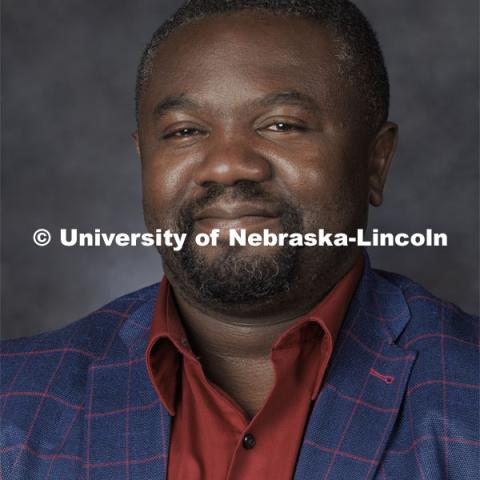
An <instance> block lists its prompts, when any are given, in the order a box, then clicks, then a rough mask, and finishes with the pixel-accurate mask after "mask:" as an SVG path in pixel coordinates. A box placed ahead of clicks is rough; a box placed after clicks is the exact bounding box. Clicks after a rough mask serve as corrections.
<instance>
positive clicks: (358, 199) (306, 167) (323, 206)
mask: <svg viewBox="0 0 480 480" xmlns="http://www.w3.org/2000/svg"><path fill="white" fill-rule="evenodd" d="M362 164H363V163H362V159H360V158H355V157H354V156H353V155H351V154H350V155H349V154H348V153H347V152H345V151H342V152H340V151H336V152H335V151H328V152H327V151H326V150H325V149H324V150H322V152H316V154H315V155H311V156H308V157H304V158H303V159H302V161H301V162H295V163H293V164H290V166H289V168H288V170H285V171H286V175H285V177H284V178H285V179H286V188H287V190H288V191H290V192H292V194H293V195H294V197H295V200H296V202H297V205H299V206H300V207H301V208H302V209H303V213H304V228H305V230H308V231H315V230H317V229H318V228H325V229H326V230H329V231H332V232H340V231H347V230H349V227H351V226H355V227H357V226H358V225H359V224H363V222H364V218H365V214H366V211H367V208H368V188H367V186H368V184H367V176H366V172H365V169H364V168H362V167H361V165H362Z"/></svg>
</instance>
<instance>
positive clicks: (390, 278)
mask: <svg viewBox="0 0 480 480" xmlns="http://www.w3.org/2000/svg"><path fill="white" fill-rule="evenodd" d="M365 263H366V265H365V268H364V272H363V275H362V279H361V280H360V283H359V286H358V288H357V291H356V293H355V295H354V298H353V300H352V302H351V305H350V308H349V311H348V314H347V316H346V318H345V320H344V323H343V326H342V329H341V332H340V334H339V337H338V339H337V343H336V346H335V351H334V355H333V357H332V360H331V363H330V366H329V369H328V372H327V374H326V377H325V380H324V384H323V387H322V390H321V392H320V395H319V396H318V398H317V400H316V402H315V404H314V407H313V410H312V413H311V415H310V418H309V420H308V424H307V426H306V431H305V436H304V439H303V442H302V444H301V448H300V452H299V457H298V462H297V467H296V472H295V476H294V478H295V480H301V479H325V480H326V479H330V480H345V479H347V480H356V479H359V480H360V479H361V480H369V479H373V478H375V479H394V480H414V479H435V480H443V479H450V480H460V479H465V480H473V479H476V478H479V477H478V475H479V471H480V463H479V447H480V435H479V423H480V422H479V416H478V406H479V405H480V403H479V384H478V381H479V371H478V367H479V356H478V353H479V340H478V326H479V324H478V319H477V318H475V317H472V316H469V315H467V314H465V313H463V312H462V311H460V310H459V309H458V308H457V307H455V306H453V305H451V304H449V303H446V302H443V301H441V300H438V299H437V298H435V297H434V296H432V295H431V294H430V293H428V292H427V291H425V290H424V289H423V288H422V287H420V286H419V285H417V284H415V283H413V282H411V281H410V280H408V279H406V278H404V277H401V276H399V275H395V274H391V273H386V272H381V271H374V270H372V269H371V268H370V266H369V263H368V260H367V261H366V262H365ZM157 291H158V285H154V286H151V287H148V288H145V289H143V290H139V291H137V292H134V293H132V294H129V295H126V296H124V297H121V298H119V299H117V300H115V301H113V302H112V303H110V304H108V305H107V306H105V307H104V308H101V309H100V310H98V311H96V312H94V313H92V314H91V315H89V316H88V317H86V318H84V319H82V320H80V321H78V322H76V323H73V324H71V325H69V326H67V327H65V328H62V329H61V330H57V331H54V332H48V333H44V334H41V335H37V336H34V337H30V338H20V339H16V340H11V341H6V342H4V343H3V345H2V353H1V355H2V356H1V362H2V363H1V367H2V369H1V370H2V372H1V373H2V375H1V376H2V393H1V395H2V396H1V398H0V412H1V414H2V436H1V437H2V443H1V446H0V448H1V450H0V451H1V455H2V461H1V475H2V476H1V478H2V479H4V480H17V479H18V480H29V479H42V480H47V479H53V480H63V479H66V480H70V479H84V480H87V479H89V480H107V479H108V480H119V479H129V480H136V479H142V480H143V479H147V480H148V479H152V480H153V479H154V480H162V479H165V477H166V468H167V460H168V448H169V432H170V423H171V420H170V417H169V415H168V413H167V411H166V410H165V408H164V407H163V406H162V404H161V403H160V401H159V399H158V397H157V395H156V393H155V391H154V389H153V387H152V385H151V384H150V381H149V379H148V376H147V371H146V366H145V357H144V355H145V348H146V342H147V337H148V331H149V325H150V319H151V316H152V308H153V305H154V301H155V298H156V295H157ZM280 413H281V412H279V414H280ZM182 480H184V479H182ZM187 480H190V479H187ZM192 480H194V479H192ZM207 480H208V479H207ZM248 480H257V479H248ZM258 480H267V479H258Z"/></svg>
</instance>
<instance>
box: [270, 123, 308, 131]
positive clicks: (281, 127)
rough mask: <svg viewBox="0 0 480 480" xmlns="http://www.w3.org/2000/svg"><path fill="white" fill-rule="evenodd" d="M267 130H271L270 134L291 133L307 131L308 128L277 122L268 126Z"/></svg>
mask: <svg viewBox="0 0 480 480" xmlns="http://www.w3.org/2000/svg"><path fill="white" fill-rule="evenodd" d="M266 130H269V131H270V132H279V133H289V132H298V131H305V130H306V128H305V127H304V126H303V125H298V124H295V123H289V122H275V123H272V124H270V125H268V126H267V127H266Z"/></svg>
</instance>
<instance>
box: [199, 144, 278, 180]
mask: <svg viewBox="0 0 480 480" xmlns="http://www.w3.org/2000/svg"><path fill="white" fill-rule="evenodd" d="M271 176H272V167H271V164H270V162H269V160H268V159H267V158H265V156H263V155H262V154H261V153H260V152H257V151H255V149H254V148H253V146H252V145H251V144H250V143H249V142H248V140H247V139H242V138H236V139H234V140H231V141H226V140H224V141H222V142H215V144H214V142H213V141H212V144H211V145H210V146H209V148H208V149H207V151H206V152H205V156H204V158H203V160H202V161H201V162H200V164H199V165H198V166H197V168H196V170H195V173H194V181H195V183H197V185H200V186H202V187H204V186H206V185H210V184H212V183H218V184H222V185H224V186H232V185H235V183H237V182H239V181H242V180H250V181H253V182H258V183H261V182H265V181H267V180H269V179H270V178H271Z"/></svg>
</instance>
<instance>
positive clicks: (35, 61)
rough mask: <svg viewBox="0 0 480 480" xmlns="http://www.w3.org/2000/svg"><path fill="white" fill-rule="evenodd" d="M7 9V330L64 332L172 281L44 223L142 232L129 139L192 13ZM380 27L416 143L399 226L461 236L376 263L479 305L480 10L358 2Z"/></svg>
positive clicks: (22, 2)
mask: <svg viewBox="0 0 480 480" xmlns="http://www.w3.org/2000/svg"><path fill="white" fill-rule="evenodd" d="M179 3H180V2H178V1H165V0H161V1H159V0H135V1H133V0H131V1H118V0H101V1H92V0H42V1H41V2H39V1H38V0H3V6H2V9H3V17H2V18H3V33H2V40H3V42H2V43H3V56H2V63H3V68H2V72H3V73H2V75H3V107H2V108H3V111H2V115H3V124H2V135H3V143H2V263H3V269H2V335H3V336H4V337H15V336H21V335H29V334H32V333H36V332H40V331H43V330H47V329H52V328H56V327H59V326H61V325H64V324H67V323H69V322H71V321H73V320H76V319H78V318H80V317H81V316H83V315H85V314H86V313H88V312H89V311H91V310H92V309H94V308H96V307H99V306H101V305H102V304H103V303H106V302H107V301H109V300H111V299H113V298H115V297H117V296H119V295H121V294H123V293H126V292H128V291H131V290H134V289H137V288H140V287H142V286H144V285H147V284H149V283H153V282H156V281H158V280H159V278H160V277H161V264H160V260H159V257H158V255H157V253H156V251H155V250H154V249H153V248H152V249H147V248H120V247H117V248H65V247H60V246H59V245H58V242H57V244H54V243H52V244H51V245H50V246H48V247H45V248H38V247H36V246H34V245H33V242H32V239H31V236H32V233H33V231H34V230H36V229H37V228H39V227H45V228H49V229H51V230H52V231H58V229H59V228H61V227H78V228H79V229H81V230H83V231H91V230H93V228H95V227H98V228H101V229H102V230H104V231H109V232H121V231H126V232H136V231H143V228H144V227H143V219H142V213H141V193H140V170H139V163H138V161H137V160H136V157H135V152H134V148H133V145H132V142H131V139H130V133H131V132H132V131H133V129H134V114H133V89H134V80H135V69H136V65H137V62H138V60H139V56H140V53H141V51H142V49H143V47H144V44H145V42H146V41H147V39H148V38H149V36H150V34H151V32H152V31H153V30H154V29H155V28H156V27H157V26H158V25H159V24H160V23H161V22H162V20H163V19H164V18H165V17H166V15H168V14H170V13H171V12H173V10H174V9H175V8H176V7H177V6H178V5H179ZM358 4H359V6H360V7H362V8H363V9H364V11H365V12H366V13H367V15H368V16H369V17H370V19H371V20H372V22H373V24H374V27H375V29H376V30H377V31H378V32H379V36H380V40H381V43H382V45H383V49H384V52H385V56H386V60H387V65H388V67H389V71H390V76H391V83H392V112H391V119H392V120H395V121H397V122H399V123H400V125H401V143H400V148H399V151H398V153H397V156H396V160H395V163H394V164H393V167H392V170H391V173H390V178H389V181H388V183H387V195H386V200H385V203H384V205H383V207H381V208H380V209H377V210H375V211H372V214H371V223H370V226H371V227H378V228H380V229H382V230H384V231H393V232H400V231H407V232H414V231H417V230H418V231H423V230H425V228H427V227H428V228H433V229H434V230H436V231H441V232H446V233H448V234H449V241H450V245H449V247H448V248H439V249H435V248H420V249H415V248H413V247H410V248H405V249H400V248H394V249H392V248H385V249H371V250H370V254H371V257H372V263H373V264H374V265H375V266H376V267H378V268H382V269H385V270H393V271H398V272H400V273H402V274H405V275H407V276H410V277H412V278H414V279H416V280H417V281H419V282H420V283H423V284H424V285H425V286H426V287H428V288H429V289H430V290H432V291H433V292H434V293H435V294H437V295H439V296H442V297H445V298H447V299H449V300H451V301H453V302H455V303H458V304H459V305H460V306H461V307H462V308H463V309H465V310H467V311H470V312H477V311H478V293H477V290H478V165H477V160H478V141H477V140H478V139H477V131H478V111H477V105H478V83H477V82H478V78H477V72H478V60H477V59H478V55H477V48H478V47H477V45H478V39H477V35H478V26H477V18H478V13H477V2H476V1H475V0H462V1H461V2H452V1H451V0H422V1H418V0H402V1H398V0H388V1H385V0H362V1H358Z"/></svg>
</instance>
